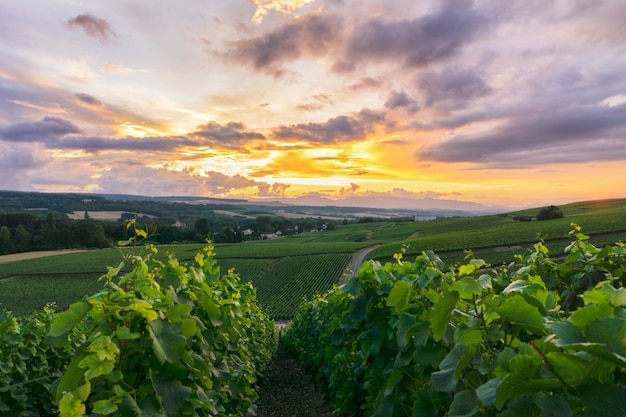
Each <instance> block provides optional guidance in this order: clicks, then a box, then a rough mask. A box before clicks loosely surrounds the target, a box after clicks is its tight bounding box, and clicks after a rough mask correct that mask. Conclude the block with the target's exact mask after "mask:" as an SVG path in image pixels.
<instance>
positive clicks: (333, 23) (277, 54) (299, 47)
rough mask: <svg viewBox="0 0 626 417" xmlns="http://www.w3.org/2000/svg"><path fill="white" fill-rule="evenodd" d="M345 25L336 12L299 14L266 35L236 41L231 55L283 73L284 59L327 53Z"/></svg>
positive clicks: (276, 72)
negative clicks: (300, 15) (282, 64)
mask: <svg viewBox="0 0 626 417" xmlns="http://www.w3.org/2000/svg"><path fill="white" fill-rule="evenodd" d="M342 27H343V25H342V19H341V18H340V17H339V16H336V15H326V16H323V15H319V14H312V15H307V16H303V17H299V18H296V19H292V20H291V21H289V22H288V23H287V24H285V25H284V26H281V27H279V28H277V29H275V30H273V31H272V32H269V33H267V34H265V35H263V36H259V37H256V38H251V39H242V40H239V41H236V42H234V43H233V44H232V50H231V51H230V52H229V53H228V56H229V57H231V58H233V59H235V60H236V61H238V62H243V63H251V64H252V65H253V66H254V68H256V69H260V70H266V71H269V72H271V73H273V74H275V75H280V74H281V73H282V71H281V70H280V64H281V63H282V62H284V61H294V60H296V59H298V58H299V57H300V56H301V55H303V54H311V55H314V56H316V55H323V54H325V53H326V52H327V49H328V46H329V44H332V43H334V42H335V41H336V40H337V38H338V36H339V33H340V31H341V28H342Z"/></svg>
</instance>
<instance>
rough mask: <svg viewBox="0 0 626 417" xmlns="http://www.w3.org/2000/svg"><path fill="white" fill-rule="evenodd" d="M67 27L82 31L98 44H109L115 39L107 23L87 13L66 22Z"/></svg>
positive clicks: (115, 35) (114, 34)
mask: <svg viewBox="0 0 626 417" xmlns="http://www.w3.org/2000/svg"><path fill="white" fill-rule="evenodd" d="M67 26H68V27H69V28H72V29H82V30H83V31H84V32H85V33H86V34H87V35H88V36H91V37H92V38H96V39H98V40H100V42H109V41H111V40H113V38H115V37H117V34H116V33H115V32H114V31H113V29H111V25H109V22H107V21H106V20H104V19H101V18H99V17H95V16H93V15H91V14H89V13H85V14H79V15H78V16H76V17H74V18H72V19H70V20H68V21H67Z"/></svg>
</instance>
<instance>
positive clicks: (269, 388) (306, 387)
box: [257, 343, 333, 417]
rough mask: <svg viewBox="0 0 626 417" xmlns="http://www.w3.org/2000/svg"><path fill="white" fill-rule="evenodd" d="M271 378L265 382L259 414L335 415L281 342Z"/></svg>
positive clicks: (287, 416) (283, 416) (279, 416)
mask: <svg viewBox="0 0 626 417" xmlns="http://www.w3.org/2000/svg"><path fill="white" fill-rule="evenodd" d="M276 355H277V356H276V358H275V359H274V363H273V364H272V368H271V369H270V372H269V375H268V378H267V379H266V380H264V381H262V382H261V384H260V391H259V399H258V401H257V405H258V413H257V416H258V417H331V416H332V414H333V409H332V406H331V405H330V404H329V403H328V402H327V401H326V399H325V398H324V396H323V395H322V393H321V392H320V391H318V390H317V389H316V388H315V384H314V383H313V380H312V379H311V377H310V376H308V375H306V374H305V373H304V371H303V370H302V369H301V368H300V366H298V362H297V361H296V360H295V358H294V357H293V356H291V355H290V354H289V352H287V350H286V349H285V347H284V346H283V345H282V343H280V344H279V345H278V352H277V354H276Z"/></svg>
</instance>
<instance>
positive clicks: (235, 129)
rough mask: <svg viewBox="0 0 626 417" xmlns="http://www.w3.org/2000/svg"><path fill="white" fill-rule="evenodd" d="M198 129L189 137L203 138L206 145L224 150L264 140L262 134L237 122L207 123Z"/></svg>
mask: <svg viewBox="0 0 626 417" xmlns="http://www.w3.org/2000/svg"><path fill="white" fill-rule="evenodd" d="M198 129H199V130H196V131H195V132H193V133H192V134H191V136H193V137H200V138H203V139H204V140H205V141H206V142H207V143H208V144H212V145H216V146H220V147H225V148H239V147H241V145H243V144H245V143H246V142H249V141H254V140H263V139H265V136H264V135H263V134H261V133H258V132H252V131H249V130H247V129H246V126H245V125H244V124H243V123H238V122H229V123H226V124H225V125H220V124H219V123H217V122H209V123H207V124H205V125H200V126H198Z"/></svg>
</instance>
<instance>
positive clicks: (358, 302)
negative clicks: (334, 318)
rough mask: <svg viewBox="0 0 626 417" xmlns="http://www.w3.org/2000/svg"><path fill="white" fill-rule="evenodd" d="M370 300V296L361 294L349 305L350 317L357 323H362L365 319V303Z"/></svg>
mask: <svg viewBox="0 0 626 417" xmlns="http://www.w3.org/2000/svg"><path fill="white" fill-rule="evenodd" d="M369 300H370V295H369V294H367V293H364V294H361V295H360V296H358V297H356V298H354V299H353V300H352V302H351V303H350V317H351V318H352V320H354V321H355V322H357V323H360V322H362V321H363V320H365V317H367V303H368V302H369Z"/></svg>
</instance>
